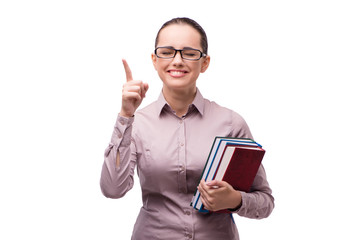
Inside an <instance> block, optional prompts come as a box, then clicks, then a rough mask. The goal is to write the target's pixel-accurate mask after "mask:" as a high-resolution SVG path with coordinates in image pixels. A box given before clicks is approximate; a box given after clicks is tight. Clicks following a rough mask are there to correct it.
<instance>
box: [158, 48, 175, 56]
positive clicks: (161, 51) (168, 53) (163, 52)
mask: <svg viewBox="0 0 360 240" xmlns="http://www.w3.org/2000/svg"><path fill="white" fill-rule="evenodd" d="M157 54H158V55H159V56H161V57H171V56H173V55H174V49H171V48H159V49H158V51H157Z"/></svg>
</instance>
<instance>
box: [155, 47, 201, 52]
mask: <svg viewBox="0 0 360 240" xmlns="http://www.w3.org/2000/svg"><path fill="white" fill-rule="evenodd" d="M160 47H162V48H172V49H176V48H174V47H173V46H160ZM179 50H200V49H196V48H192V47H184V48H183V49H179ZM200 51H201V50H200Z"/></svg>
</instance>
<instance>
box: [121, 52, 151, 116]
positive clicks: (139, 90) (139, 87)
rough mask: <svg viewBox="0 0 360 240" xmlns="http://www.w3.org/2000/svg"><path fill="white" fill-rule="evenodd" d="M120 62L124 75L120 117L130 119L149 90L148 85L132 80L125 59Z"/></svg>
mask: <svg viewBox="0 0 360 240" xmlns="http://www.w3.org/2000/svg"><path fill="white" fill-rule="evenodd" d="M122 62H123V65H124V69H125V74H126V83H125V84H124V85H123V90H122V105H121V112H120V115H121V116H123V117H132V116H133V115H134V113H135V111H136V109H137V108H138V107H139V106H140V104H141V102H142V100H143V99H144V97H145V95H146V92H147V90H148V89H149V85H148V84H147V83H143V82H142V81H139V80H133V77H132V73H131V70H130V67H129V65H128V63H127V62H126V60H125V59H123V60H122Z"/></svg>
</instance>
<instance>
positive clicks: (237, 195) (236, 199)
mask: <svg viewBox="0 0 360 240" xmlns="http://www.w3.org/2000/svg"><path fill="white" fill-rule="evenodd" d="M241 205H242V196H241V192H240V191H235V192H234V196H233V201H232V204H231V206H230V208H229V210H230V211H236V210H237V209H239V208H240V207H241Z"/></svg>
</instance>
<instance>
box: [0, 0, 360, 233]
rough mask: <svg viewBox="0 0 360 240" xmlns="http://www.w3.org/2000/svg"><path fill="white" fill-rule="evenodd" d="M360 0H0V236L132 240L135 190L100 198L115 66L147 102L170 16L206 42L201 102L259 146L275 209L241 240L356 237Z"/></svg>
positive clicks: (117, 88) (243, 227) (116, 100)
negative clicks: (136, 83) (127, 72)
mask: <svg viewBox="0 0 360 240" xmlns="http://www.w3.org/2000/svg"><path fill="white" fill-rule="evenodd" d="M359 12H360V8H359V5H358V4H357V1H347V0H342V1H332V0H327V1H320V0H311V1H310V0H302V1H285V0H284V1H279V0H276V1H221V2H219V1H213V2H211V1H208V0H206V1H185V0H183V1H80V0H71V1H67V0H63V1H39V0H34V1H16V0H13V1H10V0H9V1H1V3H0V35H1V37H0V80H1V83H0V107H1V108H0V109H1V118H0V148H1V149H0V189H1V190H0V191H1V198H0V202H1V204H0V220H1V225H0V228H1V230H0V238H1V239H109V240H110V239H130V236H131V232H132V227H133V224H134V222H135V219H136V216H137V214H138V210H139V208H140V206H141V195H140V189H139V186H138V184H139V183H138V180H137V177H136V186H135V187H134V189H133V190H132V191H130V192H129V193H128V194H127V195H126V196H125V197H124V198H122V199H118V200H111V199H107V198H105V197H104V196H102V194H101V192H100V188H99V178H100V171H101V167H102V162H103V153H104V150H105V148H106V146H107V144H108V142H109V140H110V137H111V132H112V129H113V125H114V123H115V119H116V115H117V113H118V111H119V110H120V105H121V103H120V99H121V88H122V83H123V82H124V81H125V76H124V71H123V67H122V64H121V59H122V58H126V59H127V60H128V62H129V65H130V67H131V69H132V71H133V76H134V78H137V79H141V80H144V81H147V82H148V83H149V85H150V89H149V92H148V95H147V98H146V100H145V102H144V103H143V106H144V105H146V104H148V103H150V102H152V101H154V100H156V99H157V97H158V95H159V92H160V90H161V82H160V80H159V78H158V77H157V74H156V72H155V70H154V69H153V66H152V64H151V58H150V54H151V52H152V51H153V48H154V39H155V35H156V33H157V31H158V29H159V28H160V26H161V25H162V23H164V22H165V21H167V20H169V19H171V18H173V17H178V16H187V17H190V18H193V19H195V20H196V21H198V22H199V23H200V24H201V25H202V26H203V28H204V29H205V31H206V32H207V34H208V39H209V55H210V56H211V57H212V58H211V64H210V68H209V69H208V71H207V72H206V73H205V74H202V76H201V77H200V78H199V80H198V87H199V88H200V90H201V92H202V94H203V95H204V96H205V97H206V98H209V99H211V100H214V101H216V102H218V103H219V104H221V105H223V106H226V107H229V108H231V109H233V110H235V111H237V112H238V113H240V114H241V115H242V116H243V117H244V118H245V119H246V120H247V122H248V124H249V126H250V128H251V130H252V133H253V135H254V137H255V139H256V140H257V141H258V142H259V143H261V144H262V145H263V146H264V148H265V149H266V150H267V154H266V157H265V159H264V166H265V168H266V171H267V174H268V180H269V182H270V184H271V187H272V188H273V193H274V196H275V204H276V207H275V209H274V212H273V214H272V215H271V216H270V217H269V218H268V219H265V220H260V221H257V220H249V219H244V218H241V217H239V216H235V220H236V222H237V225H238V228H239V232H240V236H241V239H359V238H360V234H359V232H358V227H359V222H358V219H357V218H358V217H359V214H360V211H359V210H360V207H359V202H360V197H359V186H358V184H359V183H360V178H359V169H358V167H357V166H359V164H358V162H359V160H360V159H359V150H358V149H359V147H358V144H359V137H358V136H359V134H360V129H359V122H360V117H359V115H360V114H359V102H360V101H359V100H360V98H359V83H358V82H359V80H360V70H359V66H360V57H359V56H360V47H359V46H360V44H359V43H360V34H359V29H360V26H359V25H360V24H359V23H360V14H359Z"/></svg>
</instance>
